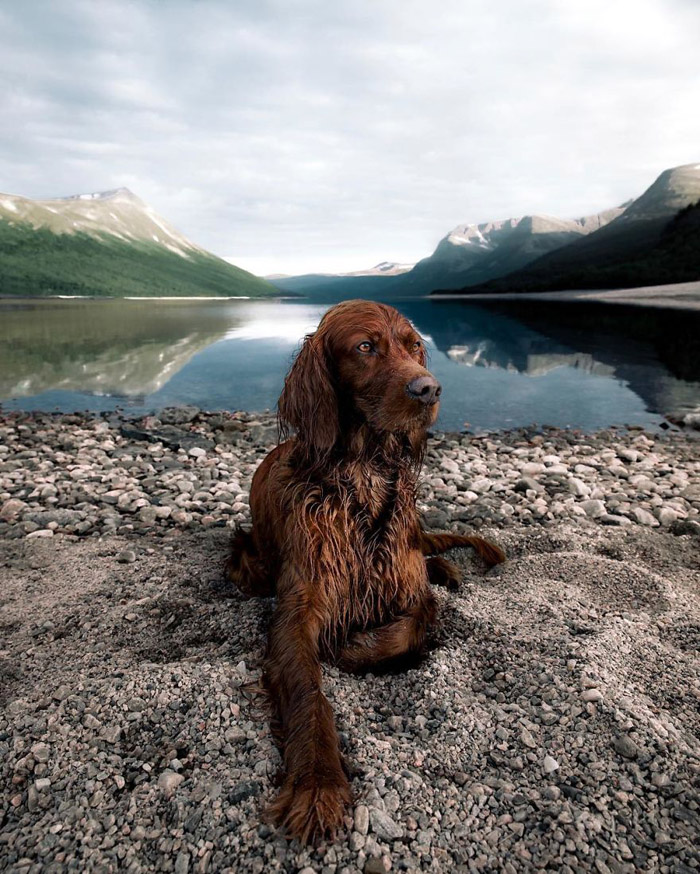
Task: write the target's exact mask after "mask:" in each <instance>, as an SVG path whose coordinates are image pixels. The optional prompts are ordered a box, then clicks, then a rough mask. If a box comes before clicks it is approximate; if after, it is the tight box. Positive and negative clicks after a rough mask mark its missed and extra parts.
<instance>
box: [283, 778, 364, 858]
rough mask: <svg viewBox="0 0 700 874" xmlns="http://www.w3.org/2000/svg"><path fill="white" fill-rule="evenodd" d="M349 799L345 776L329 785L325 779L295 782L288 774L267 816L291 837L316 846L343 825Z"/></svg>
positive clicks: (348, 786) (350, 798) (349, 794)
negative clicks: (317, 842) (316, 843)
mask: <svg viewBox="0 0 700 874" xmlns="http://www.w3.org/2000/svg"><path fill="white" fill-rule="evenodd" d="M351 800H352V796H351V793H350V785H349V783H348V781H347V779H346V777H345V775H344V774H340V775H338V777H337V778H336V779H335V780H333V781H332V782H329V780H328V778H327V777H326V778H325V779H323V780H321V779H318V778H314V777H312V778H308V779H302V780H300V779H294V777H293V776H291V775H288V776H287V778H286V779H285V781H284V785H283V786H282V789H281V790H280V793H279V795H278V796H277V798H276V799H275V800H274V801H273V802H272V804H271V805H270V807H269V809H268V811H267V813H268V817H269V819H270V820H271V821H272V822H274V823H275V825H277V826H280V827H281V828H283V829H284V830H285V831H286V833H287V835H288V836H289V837H290V838H299V840H300V841H301V842H302V843H304V844H307V843H315V842H316V841H318V840H320V839H321V838H323V837H326V836H329V837H331V838H332V837H333V836H334V835H335V833H336V831H337V830H338V829H339V828H340V827H341V826H342V824H343V816H344V814H345V812H346V811H347V809H348V807H349V805H350V802H351Z"/></svg>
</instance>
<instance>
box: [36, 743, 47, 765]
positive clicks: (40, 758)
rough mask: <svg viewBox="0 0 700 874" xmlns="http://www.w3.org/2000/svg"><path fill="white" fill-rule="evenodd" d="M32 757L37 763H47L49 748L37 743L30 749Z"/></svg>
mask: <svg viewBox="0 0 700 874" xmlns="http://www.w3.org/2000/svg"><path fill="white" fill-rule="evenodd" d="M32 755H33V756H34V758H35V759H36V761H37V762H48V760H49V748H48V745H47V744H44V743H38V744H34V746H33V747H32Z"/></svg>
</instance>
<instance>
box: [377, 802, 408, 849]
mask: <svg viewBox="0 0 700 874" xmlns="http://www.w3.org/2000/svg"><path fill="white" fill-rule="evenodd" d="M369 822H370V825H371V827H372V831H373V832H374V834H376V835H377V837H378V838H379V839H380V840H383V841H395V840H398V838H402V837H403V834H404V831H403V827H402V826H401V825H399V824H398V823H396V822H394V820H393V819H392V818H391V817H390V816H389V815H388V814H387V813H385V812H384V811H383V810H379V809H378V808H376V807H370V808H369Z"/></svg>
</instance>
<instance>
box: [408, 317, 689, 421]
mask: <svg viewBox="0 0 700 874" xmlns="http://www.w3.org/2000/svg"><path fill="white" fill-rule="evenodd" d="M405 309H406V310H408V312H407V314H408V315H410V316H411V317H412V318H414V319H415V321H416V323H417V324H418V326H419V327H421V328H422V329H423V330H424V331H425V332H426V333H429V334H430V335H431V336H432V338H433V340H434V342H435V345H436V346H437V348H438V349H440V350H441V351H442V352H444V353H445V354H446V355H447V356H448V357H449V358H450V359H451V360H452V361H455V362H457V363H459V364H465V365H467V366H478V367H492V368H498V369H501V370H508V371H517V372H518V373H524V374H527V375H529V376H541V375H543V374H545V373H548V372H549V371H551V370H553V369H555V368H557V367H562V366H567V367H575V368H578V369H581V370H584V371H586V372H588V373H592V374H595V375H599V376H612V377H614V378H616V379H618V380H620V381H622V382H624V383H625V384H626V385H627V386H628V387H629V388H630V389H631V390H632V391H634V392H635V393H636V394H637V395H638V396H639V397H640V398H642V400H643V401H644V402H645V404H646V406H647V408H648V409H649V410H651V411H652V412H656V413H660V414H661V415H671V414H674V413H679V412H688V411H690V410H696V409H698V408H699V407H700V314H699V313H695V312H688V311H679V310H660V309H656V308H644V307H632V306H621V305H620V306H617V305H615V306H610V305H608V304H588V303H578V302H577V303H575V304H570V303H558V302H552V301H547V302H544V301H533V300H528V301H522V302H519V301H514V302H512V301H494V302H491V301H488V302H486V301H482V302H480V303H479V305H474V304H452V303H449V302H445V304H439V305H438V307H437V308H436V310H434V311H432V312H431V311H425V310H424V311H420V312H419V311H418V309H416V311H415V312H411V311H410V309H411V308H410V307H406V308H405ZM425 316H428V317H429V318H428V322H429V323H426V319H425Z"/></svg>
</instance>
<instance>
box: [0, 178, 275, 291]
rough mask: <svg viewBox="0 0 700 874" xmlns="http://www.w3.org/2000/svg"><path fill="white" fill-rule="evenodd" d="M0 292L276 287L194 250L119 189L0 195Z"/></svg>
mask: <svg viewBox="0 0 700 874" xmlns="http://www.w3.org/2000/svg"><path fill="white" fill-rule="evenodd" d="M0 294H2V295H18V296H19V295H21V296H42V295H44V296H46V295H57V294H61V295H94V296H114V297H125V296H135V297H160V296H162V297H207V296H212V297H227V296H231V297H234V296H241V297H263V296H271V295H275V294H278V291H277V289H275V288H274V286H272V285H270V284H269V283H268V282H265V281H264V280H262V279H259V278H257V277H256V276H253V275H252V274H251V273H248V272H247V271H245V270H241V269H240V268H238V267H234V266H233V265H232V264H229V263H228V262H227V261H224V260H223V259H221V258H217V257H216V256H215V255H212V254H211V253H210V252H207V251H206V250H204V249H201V248H200V247H198V246H196V245H194V244H193V243H191V242H190V241H189V240H187V238H186V237H184V236H183V235H182V234H180V233H178V232H177V231H175V230H174V229H173V228H171V227H170V225H168V224H167V222H165V221H164V220H163V219H161V218H160V217H159V216H158V215H157V214H156V213H155V212H154V211H153V210H152V209H151V208H150V207H148V206H147V205H146V204H145V203H143V201H141V200H139V198H137V197H135V196H134V195H133V194H131V192H129V191H127V190H126V189H118V190H117V191H112V192H106V193H103V194H96V195H84V196H82V197H75V198H61V199H55V200H50V201H32V200H29V199H28V198H23V197H17V196H14V195H5V194H0Z"/></svg>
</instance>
